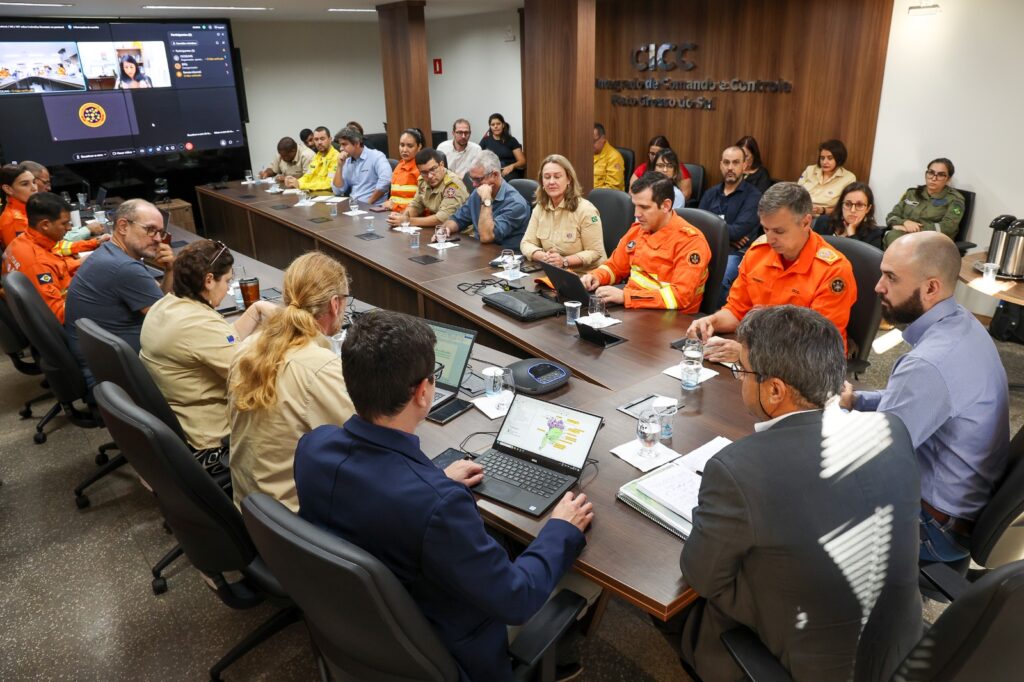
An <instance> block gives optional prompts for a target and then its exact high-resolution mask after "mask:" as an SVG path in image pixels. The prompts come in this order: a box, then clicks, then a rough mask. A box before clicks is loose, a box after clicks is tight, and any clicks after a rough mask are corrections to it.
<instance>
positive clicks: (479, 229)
mask: <svg viewBox="0 0 1024 682" xmlns="http://www.w3.org/2000/svg"><path fill="white" fill-rule="evenodd" d="M469 177H470V179H471V180H472V181H473V187H474V190H473V193H472V194H471V195H470V196H469V200H468V201H466V203H464V204H463V205H462V206H461V207H460V208H459V210H458V211H456V212H455V215H453V216H452V217H451V218H450V219H449V220H446V221H445V223H444V228H445V230H447V232H448V236H451V235H453V234H455V233H456V232H459V231H460V230H467V229H468V228H470V227H472V228H473V232H474V234H475V235H476V236H477V238H479V239H480V241H482V242H484V243H485V244H489V243H491V242H493V243H495V244H500V245H501V246H502V247H503V248H506V249H514V250H516V251H518V250H519V245H520V244H521V243H522V241H523V235H524V234H526V227H527V225H529V223H530V210H531V209H530V205H529V204H528V203H526V199H524V198H523V196H522V195H521V194H520V193H519V192H517V191H516V190H515V188H514V187H512V186H511V185H509V184H508V183H507V182H505V181H504V180H503V179H502V177H501V162H500V161H499V160H498V155H497V154H495V153H494V152H492V151H490V150H486V149H485V150H484V151H482V152H480V155H479V156H478V157H477V161H476V164H475V165H474V166H473V167H472V168H470V169H469Z"/></svg>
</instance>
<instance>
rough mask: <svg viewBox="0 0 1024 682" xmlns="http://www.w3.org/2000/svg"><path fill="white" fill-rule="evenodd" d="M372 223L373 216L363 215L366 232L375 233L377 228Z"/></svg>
mask: <svg viewBox="0 0 1024 682" xmlns="http://www.w3.org/2000/svg"><path fill="white" fill-rule="evenodd" d="M373 222H374V221H373V216H372V215H364V216H363V223H364V224H365V225H366V231H367V232H375V231H376V230H377V228H376V226H374V224H373Z"/></svg>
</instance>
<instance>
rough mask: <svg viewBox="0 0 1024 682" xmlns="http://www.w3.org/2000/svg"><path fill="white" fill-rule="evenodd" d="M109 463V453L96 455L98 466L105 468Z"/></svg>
mask: <svg viewBox="0 0 1024 682" xmlns="http://www.w3.org/2000/svg"><path fill="white" fill-rule="evenodd" d="M109 461H110V458H109V457H107V453H105V452H101V453H100V454H98V455H96V466H103V465H104V464H106V463H107V462H109Z"/></svg>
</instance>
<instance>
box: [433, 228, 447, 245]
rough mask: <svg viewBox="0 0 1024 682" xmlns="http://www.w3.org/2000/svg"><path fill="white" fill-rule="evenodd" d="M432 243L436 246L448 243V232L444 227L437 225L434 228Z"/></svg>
mask: <svg viewBox="0 0 1024 682" xmlns="http://www.w3.org/2000/svg"><path fill="white" fill-rule="evenodd" d="M434 241H435V242H437V243H438V244H444V243H445V242H446V241H448V230H447V228H445V226H444V225H438V226H437V227H435V228H434Z"/></svg>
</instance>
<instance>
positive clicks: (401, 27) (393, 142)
mask: <svg viewBox="0 0 1024 682" xmlns="http://www.w3.org/2000/svg"><path fill="white" fill-rule="evenodd" d="M424 4H425V2H424V0H404V1H403V2H393V3H389V4H386V5H377V18H378V26H379V30H380V61H381V67H382V71H383V76H384V109H385V111H386V113H387V119H388V132H389V133H390V134H389V135H388V156H390V157H391V158H393V159H397V158H399V157H398V138H399V133H401V131H403V130H405V129H406V128H419V129H420V130H422V131H423V135H424V136H425V137H426V138H427V140H430V131H431V128H430V86H429V83H428V82H427V77H428V76H427V28H426V24H425V23H424V20H423V6H424Z"/></svg>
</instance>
